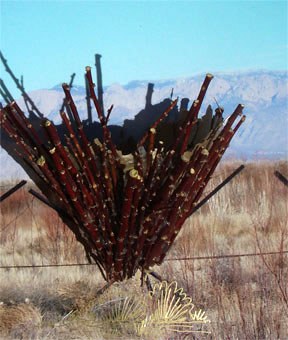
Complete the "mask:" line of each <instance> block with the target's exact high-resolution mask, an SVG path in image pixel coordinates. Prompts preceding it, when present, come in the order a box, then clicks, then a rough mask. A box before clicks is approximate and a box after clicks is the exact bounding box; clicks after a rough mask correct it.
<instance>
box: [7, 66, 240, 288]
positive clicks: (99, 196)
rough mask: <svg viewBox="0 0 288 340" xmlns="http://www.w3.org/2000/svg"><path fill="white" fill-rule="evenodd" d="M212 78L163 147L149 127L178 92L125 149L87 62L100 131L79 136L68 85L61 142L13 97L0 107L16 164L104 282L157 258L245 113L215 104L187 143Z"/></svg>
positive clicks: (118, 278) (147, 265) (50, 125)
mask: <svg viewBox="0 0 288 340" xmlns="http://www.w3.org/2000/svg"><path fill="white" fill-rule="evenodd" d="M212 78H213V76H212V75H211V74H207V75H206V78H205V80H204V82H203V84H202V86H201V89H200V92H199V95H198V97H197V99H196V100H195V101H194V102H193V104H192V106H191V108H190V109H189V110H188V111H187V112H186V114H185V117H184V119H182V121H181V124H179V125H178V130H177V137H176V138H175V140H174V141H173V143H172V144H173V145H172V146H169V148H168V149H167V147H165V143H164V142H163V141H161V140H159V139H158V138H157V133H158V130H159V127H160V126H161V124H162V123H163V121H164V120H165V118H166V117H167V116H168V115H169V112H170V111H171V110H172V109H173V108H174V107H175V106H176V105H177V100H173V101H172V100H171V102H170V105H169V107H168V108H167V110H166V111H165V112H163V114H162V115H161V116H160V117H159V119H158V120H157V121H156V122H155V123H154V124H153V125H152V126H151V127H150V129H149V130H148V131H147V132H146V133H145V134H144V136H143V137H142V139H141V140H140V141H138V144H137V147H136V148H135V150H134V151H133V153H131V154H128V155H123V154H122V152H121V150H119V149H117V146H116V145H115V144H114V143H113V141H112V137H111V133H110V130H109V128H108V126H107V121H108V119H107V117H106V116H105V115H104V112H103V109H102V107H101V106H100V105H99V101H98V99H97V96H96V93H95V89H94V87H95V85H94V83H93V79H92V75H91V68H90V67H86V80H87V83H88V86H89V94H90V98H91V101H92V102H93V103H94V105H95V109H96V111H97V114H98V118H99V121H100V123H101V126H102V131H103V137H102V139H101V140H99V139H98V138H97V139H96V138H95V139H94V140H88V138H87V136H86V135H85V133H84V130H83V124H82V121H81V120H80V118H79V114H78V112H77V108H76V105H75V103H74V101H73V98H72V96H71V93H70V89H69V86H68V85H67V84H63V90H64V93H65V97H66V103H67V105H68V106H69V109H70V111H71V112H72V114H73V118H74V122H75V123H76V124H74V123H73V125H72V123H71V121H70V119H69V118H68V116H67V114H66V113H65V112H64V111H62V112H60V115H61V117H62V120H63V123H64V125H65V127H66V130H67V133H66V135H65V141H63V140H61V138H60V136H59V133H58V131H57V128H56V126H55V125H54V124H53V123H52V122H51V121H50V120H48V119H46V118H43V120H42V123H41V126H40V127H39V129H35V128H34V127H33V126H32V124H31V122H30V121H29V119H28V118H27V117H26V116H25V115H24V113H23V111H22V110H21V109H20V107H19V106H18V105H17V103H16V102H15V101H13V102H11V103H10V104H8V105H7V106H6V107H4V108H3V109H1V118H0V119H1V127H2V128H3V129H4V132H5V133H6V134H8V135H9V137H10V138H11V139H12V140H13V143H14V145H15V152H17V155H18V157H19V159H21V160H22V166H23V168H24V169H25V170H26V171H27V172H28V173H29V174H30V176H31V178H32V179H33V180H34V182H35V183H36V185H37V186H38V187H39V188H40V190H41V191H42V193H43V194H44V195H45V196H46V197H47V199H48V201H49V202H50V204H51V206H52V207H54V209H55V210H57V212H58V214H59V215H60V217H61V218H62V219H63V221H64V222H65V223H66V224H67V226H68V227H69V228H70V229H71V230H72V231H73V232H74V234H75V235H76V238H77V240H78V241H79V242H81V243H82V245H83V246H84V248H85V251H86V254H87V257H88V259H89V260H90V261H94V262H96V264H97V265H98V267H99V269H100V271H101V273H102V275H103V277H104V279H105V280H107V281H108V282H114V281H122V280H124V279H127V278H130V277H132V276H134V275H135V273H136V272H137V270H142V271H146V270H149V268H151V267H152V266H153V265H155V264H161V263H162V261H163V260H164V258H165V256H166V254H167V252H168V250H169V248H170V247H171V245H172V244H173V242H174V240H175V238H176V236H177V234H178V233H179V231H180V229H181V227H182V226H183V224H184V222H185V220H186V219H187V218H188V217H189V216H190V215H191V214H192V213H193V211H194V207H195V205H196V202H197V201H199V198H200V197H201V194H202V192H203V190H204V188H205V186H206V185H207V183H208V181H209V179H210V178H211V176H212V174H213V172H214V170H215V168H216V166H217V164H218V163H219V161H220V159H221V157H222V155H223V153H224V151H225V150H226V148H227V147H228V145H229V143H230V141H231V139H232V137H233V135H234V134H235V132H236V131H237V130H238V128H239V127H240V125H241V124H242V122H243V121H244V119H245V116H243V115H242V110H243V105H238V106H237V107H236V109H235V111H234V112H233V113H232V114H231V116H230V117H229V118H228V119H226V122H225V124H223V119H218V118H219V116H221V114H222V111H221V108H219V107H218V109H216V111H215V115H214V116H213V119H212V121H211V122H212V123H211V126H209V129H208V132H207V133H206V134H205V136H204V137H203V138H202V140H201V141H199V142H198V143H197V144H196V145H193V143H191V134H192V131H194V132H193V133H194V135H195V129H196V130H197V126H199V121H200V118H198V113H199V110H200V107H201V104H202V102H203V98H204V96H205V94H206V91H207V88H208V86H209V84H210V82H211V80H212ZM110 112H111V111H110ZM110 112H108V115H109V114H110ZM239 116H241V117H240V118H239Z"/></svg>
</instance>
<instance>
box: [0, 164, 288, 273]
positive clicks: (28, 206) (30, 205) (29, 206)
mask: <svg viewBox="0 0 288 340" xmlns="http://www.w3.org/2000/svg"><path fill="white" fill-rule="evenodd" d="M241 167H242V166H241ZM241 167H239V168H238V169H237V170H236V172H237V173H239V172H240V171H241V170H242V168H241ZM240 168H241V169H240ZM239 169H240V170H239ZM274 175H275V176H276V177H277V178H278V179H279V181H281V182H282V183H283V184H284V185H285V186H287V183H288V180H287V178H286V177H285V176H284V175H283V174H281V173H280V172H279V171H275V172H274ZM26 183H27V182H26V181H21V182H19V183H18V184H16V185H15V186H12V187H11V184H10V185H9V184H7V185H1V186H0V189H1V191H5V192H4V194H1V196H0V203H1V202H3V201H4V200H6V199H8V198H9V197H10V196H12V195H13V194H15V193H16V192H18V193H19V192H20V193H21V191H22V193H21V194H22V195H25V193H24V192H23V191H24V190H26V189H25V188H24V186H25V184H26ZM223 183H224V184H223ZM223 183H221V184H220V185H219V186H218V187H216V188H215V189H214V190H213V192H211V193H210V194H209V195H207V196H206V197H205V199H203V200H202V201H201V202H200V203H199V204H198V205H197V209H198V208H200V207H201V206H202V205H203V204H205V203H206V202H207V201H208V199H209V198H210V197H211V196H212V195H213V194H215V193H216V192H217V191H219V190H220V189H221V188H222V187H223V186H224V185H225V181H224V182H223ZM29 192H30V193H32V195H29V196H28V197H29V199H27V200H25V203H24V204H23V202H22V203H21V202H18V204H17V206H16V208H15V207H14V209H13V211H14V215H15V216H14V217H13V218H12V219H10V220H9V221H7V222H6V223H4V225H1V229H0V232H1V235H0V240H1V243H2V240H3V239H4V238H5V237H4V236H3V235H4V233H5V232H6V233H7V230H8V229H11V237H12V238H14V241H15V239H16V233H17V228H18V227H19V226H18V224H17V222H18V221H20V220H21V218H23V217H24V216H25V214H27V213H29V216H30V220H31V222H30V231H29V233H30V238H31V240H30V244H29V245H28V246H29V248H30V256H31V264H15V263H16V260H15V255H14V254H15V252H17V249H16V242H12V244H13V249H12V252H13V255H12V258H13V264H3V263H2V261H1V262H0V269H3V270H8V269H33V268H52V267H78V266H79V267H81V266H82V267H87V266H94V265H96V264H94V263H85V262H78V263H76V262H73V263H60V261H59V259H58V258H57V256H58V253H59V251H58V245H56V247H55V249H56V261H53V262H56V263H45V262H46V261H45V256H44V254H43V249H42V245H41V242H40V234H41V227H40V225H39V223H38V222H37V216H36V214H35V209H36V208H35V198H36V197H37V196H36V195H34V194H33V192H34V191H33V189H32V190H31V189H30V190H29ZM34 193H35V192H34ZM26 195H27V194H26ZM39 197H40V198H41V195H39ZM39 197H37V198H39ZM44 203H45V202H44ZM23 205H24V207H23ZM20 206H21V210H20ZM1 224H2V223H1ZM59 226H60V224H59V218H58V223H57V225H56V229H57V230H56V233H59V230H58V229H59ZM33 228H34V229H36V232H37V233H38V242H37V244H33ZM57 240H58V238H57V237H56V242H57ZM35 247H37V253H38V261H39V257H40V263H37V262H36V260H35V256H34V253H33V249H34V248H35ZM287 254H288V250H282V251H275V252H254V253H240V254H224V255H211V256H193V257H189V256H185V257H168V258H166V259H165V260H164V261H165V262H172V261H200V260H221V259H227V258H241V257H259V256H261V257H263V256H276V255H287Z"/></svg>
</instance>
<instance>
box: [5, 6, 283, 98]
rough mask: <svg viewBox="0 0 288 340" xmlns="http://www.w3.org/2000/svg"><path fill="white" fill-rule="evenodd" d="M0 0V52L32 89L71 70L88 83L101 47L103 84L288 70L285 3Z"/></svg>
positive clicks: (63, 77) (65, 77) (61, 78)
mask: <svg viewBox="0 0 288 340" xmlns="http://www.w3.org/2000/svg"><path fill="white" fill-rule="evenodd" d="M0 3H1V9H0V11H1V24H0V27H1V50H2V52H3V54H4V55H5V57H6V59H7V60H8V62H9V65H10V66H11V68H12V69H13V70H14V71H15V73H16V75H17V76H18V77H20V75H21V74H23V75H24V84H25V85H26V89H27V90H28V91H31V90H34V89H39V88H50V87H52V86H54V85H55V84H58V83H61V82H64V81H69V78H70V75H71V74H72V73H73V72H76V80H75V83H77V84H83V74H84V69H85V66H86V65H91V66H94V54H95V53H100V54H102V70H103V78H104V79H103V81H104V85H109V84H111V83H114V82H119V83H121V84H125V83H127V82H129V81H130V80H135V79H139V80H147V81H149V80H150V81H151V80H152V81H153V80H157V79H168V78H175V77H189V76H192V75H193V74H196V73H202V72H212V73H213V72H219V71H237V70H249V69H270V70H284V69H287V1H277V0H274V1H199V2H198V1H11V0H10V1H0ZM0 71H1V78H3V79H4V80H5V81H6V82H7V85H8V86H9V87H10V88H11V89H12V85H11V82H10V81H9V80H8V78H7V75H6V73H5V72H4V69H3V67H2V65H1V66H0ZM12 92H13V93H17V91H14V87H13V91H12Z"/></svg>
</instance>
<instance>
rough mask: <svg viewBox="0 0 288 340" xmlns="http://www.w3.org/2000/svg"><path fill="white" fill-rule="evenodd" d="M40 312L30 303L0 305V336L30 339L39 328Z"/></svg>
mask: <svg viewBox="0 0 288 340" xmlns="http://www.w3.org/2000/svg"><path fill="white" fill-rule="evenodd" d="M41 322H42V316H41V313H40V310H39V309H38V308H37V307H35V306H34V305H32V304H30V303H20V304H17V305H11V306H9V305H5V304H4V303H2V304H1V305H0V335H2V336H3V337H6V336H8V335H10V336H12V338H13V336H15V338H16V337H21V338H23V337H25V338H26V337H31V335H32V333H34V334H35V333H37V331H38V330H39V328H40V326H41Z"/></svg>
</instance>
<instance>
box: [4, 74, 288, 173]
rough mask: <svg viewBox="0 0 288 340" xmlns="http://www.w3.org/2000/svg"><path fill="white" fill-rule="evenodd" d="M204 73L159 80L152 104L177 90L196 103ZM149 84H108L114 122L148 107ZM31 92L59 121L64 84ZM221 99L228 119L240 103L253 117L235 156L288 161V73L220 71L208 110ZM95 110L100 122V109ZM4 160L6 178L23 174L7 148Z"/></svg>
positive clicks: (77, 94)
mask: <svg viewBox="0 0 288 340" xmlns="http://www.w3.org/2000/svg"><path fill="white" fill-rule="evenodd" d="M204 77H205V74H200V75H196V76H193V77H189V78H179V79H170V80H159V81H153V83H154V84H155V85H154V92H153V97H152V104H156V103H158V102H160V101H162V100H164V99H165V98H170V95H171V91H172V88H173V98H176V97H179V98H180V99H182V98H189V99H190V100H191V101H192V100H193V99H195V97H197V94H198V91H199V89H200V86H201V84H202V81H203V79H204ZM147 85H148V81H132V82H130V83H128V84H127V85H120V84H117V83H115V84H112V85H110V86H107V87H104V104H105V109H106V110H107V109H108V108H109V107H110V106H111V104H114V109H113V111H112V113H111V118H110V124H118V125H121V124H122V123H123V121H124V120H125V119H132V118H133V117H134V116H135V115H136V114H137V113H138V112H139V111H141V110H142V109H143V108H144V106H145V97H146V92H147ZM72 94H73V98H74V100H75V102H76V105H77V107H78V110H79V113H80V116H81V118H82V119H87V110H86V100H85V96H86V93H85V88H84V87H83V86H74V87H73V89H72ZM29 95H30V96H31V97H32V99H33V100H34V102H35V104H36V105H37V107H38V108H39V109H40V111H41V112H43V113H44V114H45V115H46V116H48V118H49V119H52V120H53V121H54V122H55V123H56V124H57V123H60V116H59V109H60V107H61V105H62V102H63V90H62V87H61V85H57V86H55V87H53V88H52V89H49V90H46V89H44V90H37V91H33V92H30V93H29ZM215 100H216V101H217V102H218V103H219V105H220V106H222V107H224V109H225V111H224V116H225V117H226V116H228V115H230V114H231V113H232V112H233V110H234V108H235V107H236V106H237V104H239V103H242V104H244V106H245V109H244V114H245V115H246V116H247V119H246V122H245V123H244V124H243V126H242V127H241V129H240V130H239V132H238V133H237V135H236V136H235V137H234V139H233V142H232V143H231V145H230V147H229V149H228V155H229V156H230V157H234V158H246V159H253V158H259V157H260V158H269V159H271V158H273V159H283V158H286V159H287V155H288V82H287V72H285V71H250V72H241V73H240V72H235V73H219V74H214V79H213V80H212V82H211V85H210V87H209V89H208V92H207V95H206V97H205V100H204V105H203V106H202V113H203V112H204V111H205V110H206V107H207V106H208V104H211V105H212V107H213V108H216V107H217V104H216V102H215ZM19 104H20V105H21V107H22V108H23V109H24V108H25V106H24V103H23V100H22V99H20V100H19ZM93 114H94V116H93V117H94V119H95V120H96V119H97V117H96V113H95V111H94V112H93ZM0 161H1V165H2V171H1V174H0V176H1V177H2V178H3V177H6V171H5V169H7V172H10V173H11V169H12V168H13V169H14V170H15V171H16V173H17V172H18V174H21V172H20V173H19V171H20V170H19V168H18V169H17V164H16V163H15V162H14V161H13V160H12V159H10V157H9V156H8V155H7V154H6V153H5V152H3V151H2V152H1V153H0ZM14 163H15V165H16V167H15V166H14ZM8 169H10V171H8ZM14 170H13V171H14ZM13 171H12V172H13ZM15 171H14V172H15Z"/></svg>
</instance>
